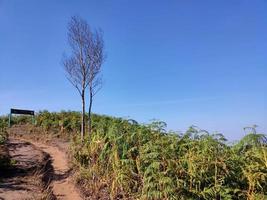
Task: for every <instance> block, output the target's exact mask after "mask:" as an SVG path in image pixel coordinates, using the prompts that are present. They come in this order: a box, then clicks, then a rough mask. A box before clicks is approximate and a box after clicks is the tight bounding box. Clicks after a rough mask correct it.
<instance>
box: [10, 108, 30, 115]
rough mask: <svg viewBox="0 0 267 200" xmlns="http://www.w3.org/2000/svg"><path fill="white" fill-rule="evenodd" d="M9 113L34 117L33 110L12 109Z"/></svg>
mask: <svg viewBox="0 0 267 200" xmlns="http://www.w3.org/2000/svg"><path fill="white" fill-rule="evenodd" d="M10 113H11V114H22V115H34V111H33V110H21V109H14V108H11V110H10Z"/></svg>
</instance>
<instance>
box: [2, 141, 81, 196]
mask: <svg viewBox="0 0 267 200" xmlns="http://www.w3.org/2000/svg"><path fill="white" fill-rule="evenodd" d="M32 144H33V145H32ZM8 148H9V151H10V155H11V157H12V159H13V160H15V162H16V169H17V170H18V171H23V173H13V172H11V173H10V174H12V176H11V177H6V178H4V179H3V181H2V183H1V184H0V200H2V199H5V200H24V199H25V200H26V199H41V198H43V197H42V195H38V194H41V193H42V191H40V190H41V189H40V185H38V184H36V185H35V182H36V180H35V179H34V178H33V177H32V176H29V181H28V180H27V176H26V175H27V174H31V173H29V172H30V169H32V168H34V166H36V165H38V164H39V163H40V162H42V161H43V160H44V157H45V155H46V156H47V155H48V154H49V155H50V159H51V160H52V162H51V164H52V167H53V170H54V173H53V175H52V176H51V177H50V179H51V180H52V182H51V186H52V192H53V194H54V196H55V197H56V199H64V200H81V199H82V198H81V197H80V195H79V193H78V191H77V190H76V188H75V186H74V184H73V183H72V182H71V180H70V177H69V175H70V168H69V165H68V161H67V158H66V154H65V153H64V152H63V151H60V150H59V149H58V148H57V147H55V146H50V145H44V144H41V143H37V142H32V141H31V143H29V142H26V141H24V140H17V139H11V140H10V142H9V145H8ZM44 152H45V153H44ZM46 153H47V154H46ZM46 159H47V158H46ZM38 186H39V187H38Z"/></svg>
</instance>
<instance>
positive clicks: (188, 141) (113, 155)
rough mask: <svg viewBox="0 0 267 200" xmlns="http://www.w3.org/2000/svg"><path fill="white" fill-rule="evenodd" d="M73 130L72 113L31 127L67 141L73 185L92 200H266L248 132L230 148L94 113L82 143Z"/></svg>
mask: <svg viewBox="0 0 267 200" xmlns="http://www.w3.org/2000/svg"><path fill="white" fill-rule="evenodd" d="M79 124H80V115H79V113H77V112H60V113H49V112H47V111H45V112H40V113H39V115H38V116H37V126H39V127H43V129H44V130H46V131H49V130H50V132H54V133H56V132H57V133H58V132H59V133H65V132H68V133H69V135H70V136H72V145H71V152H72V155H73V162H74V163H75V166H76V169H77V183H78V184H80V186H81V187H82V188H83V191H85V193H86V194H87V195H88V196H89V197H91V199H94V198H95V199H97V198H101V196H105V197H108V198H110V199H151V200H152V199H153V200H154V199H266V198H267V145H266V144H267V142H266V136H265V135H264V134H258V133H257V132H255V131H251V133H249V134H248V135H246V136H245V137H244V138H243V139H242V140H240V141H239V142H237V143H236V144H235V145H229V144H228V143H227V140H226V138H225V137H224V136H223V135H222V134H211V133H208V132H207V131H204V130H200V129H198V128H197V127H194V126H192V127H190V128H189V129H188V131H187V132H185V133H184V134H174V133H168V132H167V131H166V130H165V129H166V124H165V123H164V122H159V121H155V122H152V123H151V124H149V125H141V124H138V123H137V122H136V121H134V120H127V119H121V118H113V117H109V116H101V115H93V133H92V135H91V136H90V138H88V137H87V138H86V139H85V141H84V143H83V144H81V143H80V139H79V134H76V132H77V133H78V132H79V128H80V127H79ZM253 130H254V129H253Z"/></svg>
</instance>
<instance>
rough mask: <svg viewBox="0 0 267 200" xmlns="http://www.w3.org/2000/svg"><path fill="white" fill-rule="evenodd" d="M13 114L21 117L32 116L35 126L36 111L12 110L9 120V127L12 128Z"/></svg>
mask: <svg viewBox="0 0 267 200" xmlns="http://www.w3.org/2000/svg"><path fill="white" fill-rule="evenodd" d="M12 114H19V115H31V116H32V123H33V124H34V122H35V118H34V111H33V110H21V109H14V108H11V109H10V114H9V119H8V125H9V127H11V124H12Z"/></svg>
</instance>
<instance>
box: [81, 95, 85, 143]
mask: <svg viewBox="0 0 267 200" xmlns="http://www.w3.org/2000/svg"><path fill="white" fill-rule="evenodd" d="M81 96H82V116H81V117H82V121H81V140H82V141H83V140H84V133H85V100H84V91H82V95H81Z"/></svg>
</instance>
